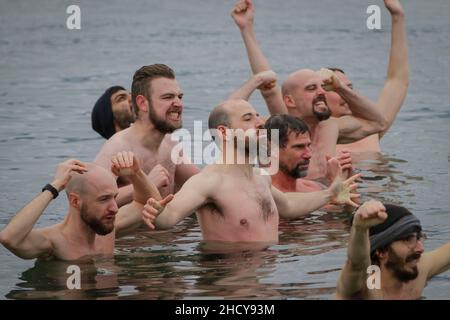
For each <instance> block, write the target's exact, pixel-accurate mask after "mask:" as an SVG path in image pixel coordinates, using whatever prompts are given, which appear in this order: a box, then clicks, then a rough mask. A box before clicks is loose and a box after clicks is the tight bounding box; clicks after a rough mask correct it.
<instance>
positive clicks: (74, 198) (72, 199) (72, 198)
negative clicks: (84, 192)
mask: <svg viewBox="0 0 450 320" xmlns="http://www.w3.org/2000/svg"><path fill="white" fill-rule="evenodd" d="M81 203H82V201H81V197H80V195H79V194H78V193H75V192H71V193H69V204H70V206H71V207H74V208H75V209H78V210H80V209H81Z"/></svg>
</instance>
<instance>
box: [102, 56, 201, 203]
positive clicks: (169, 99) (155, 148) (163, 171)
mask: <svg viewBox="0 0 450 320" xmlns="http://www.w3.org/2000/svg"><path fill="white" fill-rule="evenodd" d="M131 95H132V104H133V109H134V113H135V115H136V120H135V122H134V123H133V124H132V125H131V126H130V127H129V128H127V129H125V130H122V131H120V132H118V133H117V134H115V135H114V136H112V137H111V138H110V139H109V140H108V141H106V142H105V144H104V145H103V147H102V149H101V150H100V152H99V153H98V154H97V156H96V158H95V160H94V162H95V163H97V164H99V165H101V166H103V167H105V168H108V167H109V161H110V160H109V159H110V158H111V156H112V155H114V154H116V153H117V152H118V151H121V150H129V151H132V152H133V153H134V154H135V155H136V158H137V159H138V160H139V163H140V164H141V167H142V170H143V171H144V172H145V173H146V174H149V173H150V172H152V173H153V174H154V176H151V174H150V176H149V178H150V180H152V181H153V182H154V184H155V185H156V186H157V187H158V189H159V191H160V193H161V195H163V196H166V195H168V194H170V193H174V192H175V191H176V190H177V189H179V188H180V187H181V186H182V185H183V183H184V182H185V181H186V180H187V179H188V178H190V177H191V176H192V175H194V174H196V173H197V172H198V171H199V170H198V168H197V167H196V166H194V165H193V164H190V163H189V160H188V159H183V161H180V162H181V163H180V164H177V163H179V162H177V163H175V162H174V161H172V158H171V153H172V149H173V148H174V146H175V145H177V142H175V141H172V140H171V138H170V133H172V132H173V131H175V130H176V129H179V128H181V125H182V121H181V116H182V112H183V101H182V98H183V92H182V91H181V89H180V87H179V86H178V83H177V81H176V79H175V73H174V72H173V70H172V69H171V68H169V67H168V66H166V65H164V64H153V65H149V66H143V67H142V68H140V69H139V70H137V71H136V73H135V74H134V77H133V83H132V88H131ZM180 156H181V157H183V155H182V154H181V155H180ZM155 179H157V180H158V181H156V180H155ZM128 184H129V181H126V179H120V180H119V186H121V187H122V188H120V191H119V196H118V199H117V203H118V204H119V206H122V205H123V204H126V203H128V202H130V201H131V195H132V187H131V186H127V185H128ZM123 186H125V187H123Z"/></svg>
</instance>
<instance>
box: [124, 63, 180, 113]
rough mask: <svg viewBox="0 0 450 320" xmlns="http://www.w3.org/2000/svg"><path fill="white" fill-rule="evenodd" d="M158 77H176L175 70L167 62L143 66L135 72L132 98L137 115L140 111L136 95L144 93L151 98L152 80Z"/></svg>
mask: <svg viewBox="0 0 450 320" xmlns="http://www.w3.org/2000/svg"><path fill="white" fill-rule="evenodd" d="M157 78H168V79H175V72H173V70H172V69H171V68H170V67H168V66H166V65H165V64H152V65H149V66H143V67H141V68H140V69H139V70H137V71H136V72H135V73H134V76H133V83H132V84H131V99H132V104H133V110H134V112H135V114H136V115H137V114H138V112H139V108H138V107H137V104H136V97H137V96H138V95H143V96H144V97H146V98H147V99H149V100H150V85H151V81H152V80H154V79H157Z"/></svg>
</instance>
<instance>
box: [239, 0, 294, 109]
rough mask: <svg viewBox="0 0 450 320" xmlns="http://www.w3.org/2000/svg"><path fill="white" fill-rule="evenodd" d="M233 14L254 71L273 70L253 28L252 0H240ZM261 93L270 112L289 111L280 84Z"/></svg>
mask: <svg viewBox="0 0 450 320" xmlns="http://www.w3.org/2000/svg"><path fill="white" fill-rule="evenodd" d="M231 16H232V17H233V19H234V22H235V23H236V25H237V26H238V27H239V30H240V32H241V36H242V40H243V41H244V44H245V48H246V50H247V55H248V59H249V62H250V66H251V68H252V71H253V73H254V74H257V73H260V72H263V71H268V70H271V68H270V65H269V62H268V61H267V59H266V57H265V56H264V54H263V52H262V50H261V48H260V47H259V44H258V41H257V40H256V35H255V32H254V30H253V18H254V8H253V3H252V0H239V1H238V2H237V3H236V5H235V6H234V8H233V11H232V12H231ZM261 94H262V96H263V98H264V100H265V101H266V104H267V107H268V109H269V112H270V114H286V113H287V109H286V106H285V105H284V101H283V96H282V94H281V87H280V86H279V85H278V84H275V86H272V87H268V88H267V90H264V88H263V89H262V90H261Z"/></svg>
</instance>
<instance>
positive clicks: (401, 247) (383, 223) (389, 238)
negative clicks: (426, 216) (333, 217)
mask: <svg viewBox="0 0 450 320" xmlns="http://www.w3.org/2000/svg"><path fill="white" fill-rule="evenodd" d="M423 240H424V234H423V233H422V226H421V224H420V221H419V219H417V218H416V217H415V216H414V215H413V214H412V213H411V212H410V211H408V210H407V209H406V208H404V207H400V206H396V205H388V204H386V205H383V204H382V203H381V202H379V201H375V200H370V201H368V202H365V203H364V204H363V205H362V206H361V207H359V209H358V210H357V211H356V213H355V214H354V216H353V221H352V227H351V231H350V239H349V243H348V251H347V261H346V263H345V265H344V268H343V270H342V272H341V274H340V276H339V280H338V283H337V293H336V294H337V298H340V299H418V298H420V297H421V294H422V290H423V288H424V287H425V286H426V284H427V281H428V280H429V279H431V278H432V277H434V276H435V275H438V274H440V273H442V272H445V271H446V270H448V269H449V268H450V242H449V243H447V244H445V245H443V246H441V247H439V248H437V249H435V250H432V251H429V252H424V246H423ZM371 265H372V266H377V267H378V268H372V270H377V269H378V270H379V272H380V274H374V275H370V274H369V272H368V267H369V266H371ZM369 271H370V270H369ZM375 272H377V271H375ZM369 276H374V277H379V280H380V281H379V282H378V281H377V280H376V279H375V280H374V281H372V279H369V278H368V277H369Z"/></svg>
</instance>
